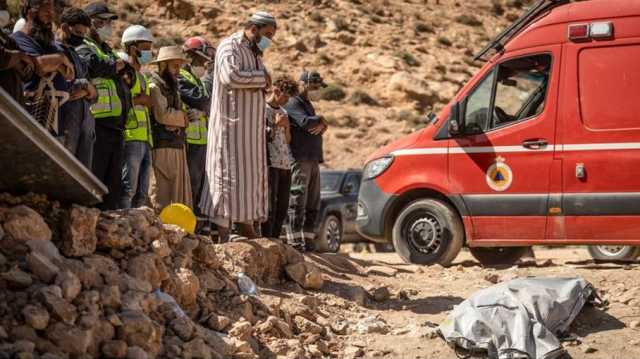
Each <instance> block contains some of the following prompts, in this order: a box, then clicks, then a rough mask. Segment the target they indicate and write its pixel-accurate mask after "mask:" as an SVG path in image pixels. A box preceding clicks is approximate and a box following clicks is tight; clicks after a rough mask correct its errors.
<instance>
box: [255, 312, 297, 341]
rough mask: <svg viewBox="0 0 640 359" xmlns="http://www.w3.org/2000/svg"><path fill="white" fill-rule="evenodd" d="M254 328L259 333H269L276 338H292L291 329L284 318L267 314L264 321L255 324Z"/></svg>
mask: <svg viewBox="0 0 640 359" xmlns="http://www.w3.org/2000/svg"><path fill="white" fill-rule="evenodd" d="M256 330H257V331H258V332H259V333H261V334H271V335H273V336H275V337H278V338H287V339H289V338H292V337H293V331H292V330H291V327H290V326H289V324H287V322H285V321H284V320H282V319H280V318H278V317H274V316H269V317H268V318H267V319H266V320H265V321H264V322H262V323H261V324H259V325H258V326H256Z"/></svg>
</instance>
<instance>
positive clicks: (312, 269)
mask: <svg viewBox="0 0 640 359" xmlns="http://www.w3.org/2000/svg"><path fill="white" fill-rule="evenodd" d="M286 272H287V275H289V278H291V279H292V280H293V281H295V282H296V283H298V284H300V285H301V286H302V287H303V288H305V289H316V290H317V289H321V288H322V286H323V285H324V278H323V277H322V273H321V272H320V270H319V269H318V267H316V266H315V265H314V264H312V263H309V262H298V263H295V264H290V265H288V266H286Z"/></svg>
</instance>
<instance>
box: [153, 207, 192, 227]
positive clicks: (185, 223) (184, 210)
mask: <svg viewBox="0 0 640 359" xmlns="http://www.w3.org/2000/svg"><path fill="white" fill-rule="evenodd" d="M160 220H161V221H162V223H164V224H175V225H176V226H178V227H180V228H182V229H184V230H185V231H186V232H187V233H189V234H193V233H194V232H195V230H196V216H195V214H193V211H192V210H191V208H189V207H187V206H185V205H184V204H182V203H171V204H170V205H168V206H166V207H164V209H163V210H162V212H160Z"/></svg>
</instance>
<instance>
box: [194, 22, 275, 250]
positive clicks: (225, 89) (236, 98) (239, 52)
mask: <svg viewBox="0 0 640 359" xmlns="http://www.w3.org/2000/svg"><path fill="white" fill-rule="evenodd" d="M276 28H277V24H276V20H275V18H274V17H273V16H272V15H270V14H268V13H266V12H261V11H260V12H257V13H255V14H254V15H253V16H251V18H249V20H248V21H247V23H246V25H245V27H244V29H243V30H241V31H238V32H236V33H235V34H233V35H231V36H229V37H227V38H226V39H224V40H222V42H220V45H219V46H218V48H217V50H216V60H215V70H214V74H213V76H214V78H213V93H212V97H211V98H212V102H211V111H210V113H211V115H210V119H209V131H208V148H207V160H206V173H207V181H206V183H205V189H204V190H203V194H202V196H201V200H200V208H201V210H202V212H203V214H205V215H207V216H208V217H209V218H211V219H212V221H213V222H214V223H215V224H216V225H217V226H218V232H219V237H220V240H221V241H226V240H227V238H228V234H229V229H230V228H231V225H232V224H234V223H236V224H238V227H239V229H240V232H241V233H240V234H242V235H243V236H245V237H247V238H255V237H257V234H256V232H255V230H254V224H255V222H264V221H265V220H266V218H267V205H268V194H269V190H268V182H267V156H266V143H265V141H266V135H265V133H266V132H265V131H266V130H265V127H266V125H265V90H266V89H267V88H269V87H271V76H270V75H269V72H268V71H267V69H266V68H265V66H264V63H263V62H262V56H263V54H264V52H265V51H266V50H267V48H268V47H269V45H270V44H271V40H272V39H273V37H274V36H275V33H276Z"/></svg>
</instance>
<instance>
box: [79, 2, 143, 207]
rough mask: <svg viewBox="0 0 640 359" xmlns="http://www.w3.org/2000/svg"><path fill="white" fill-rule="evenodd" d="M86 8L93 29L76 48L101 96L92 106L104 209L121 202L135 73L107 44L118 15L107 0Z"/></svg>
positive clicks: (96, 171)
mask: <svg viewBox="0 0 640 359" xmlns="http://www.w3.org/2000/svg"><path fill="white" fill-rule="evenodd" d="M84 11H85V12H86V13H87V15H89V17H91V31H90V33H89V36H88V37H87V38H85V40H84V43H83V44H82V45H80V46H78V47H77V48H76V50H77V52H78V54H79V55H80V57H81V58H82V59H83V60H84V61H85V62H86V63H87V64H88V66H89V77H90V78H91V82H92V83H93V84H94V86H95V87H96V89H97V90H98V98H97V100H96V102H95V103H94V104H93V105H92V106H91V113H92V114H93V117H94V118H95V120H96V142H95V145H94V148H93V166H92V167H93V174H94V175H95V176H96V177H97V178H98V179H99V180H100V181H102V182H103V183H104V184H105V185H106V186H107V188H108V190H109V193H108V194H107V195H106V196H105V197H104V199H103V203H102V204H101V205H100V208H101V209H103V210H104V209H116V208H118V207H119V204H120V203H119V202H120V190H121V183H122V164H123V160H124V125H125V122H126V120H127V117H128V114H129V109H130V108H131V107H132V104H131V91H130V87H131V85H132V84H131V80H132V79H133V78H134V77H135V72H134V71H133V68H132V67H131V66H129V65H128V64H127V63H126V62H125V61H124V60H122V59H120V58H119V57H118V55H117V54H116V53H115V52H114V51H113V50H112V49H111V47H110V46H109V44H107V42H108V41H110V40H111V36H112V33H113V31H112V28H111V24H112V22H113V20H115V19H117V15H116V14H115V13H114V12H113V11H111V10H110V9H109V8H108V7H107V5H106V4H105V3H103V2H94V3H91V4H89V5H87V6H86V7H85V9H84Z"/></svg>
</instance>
